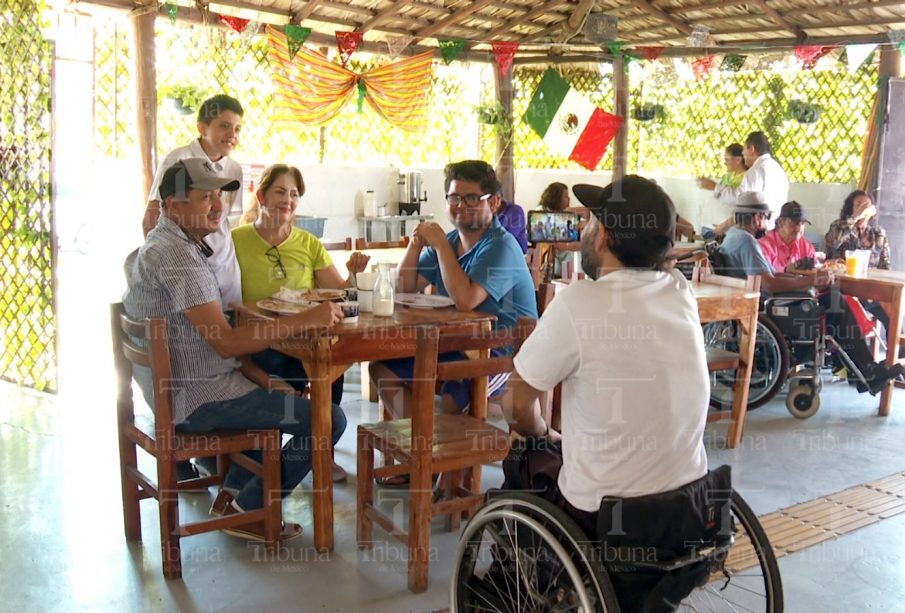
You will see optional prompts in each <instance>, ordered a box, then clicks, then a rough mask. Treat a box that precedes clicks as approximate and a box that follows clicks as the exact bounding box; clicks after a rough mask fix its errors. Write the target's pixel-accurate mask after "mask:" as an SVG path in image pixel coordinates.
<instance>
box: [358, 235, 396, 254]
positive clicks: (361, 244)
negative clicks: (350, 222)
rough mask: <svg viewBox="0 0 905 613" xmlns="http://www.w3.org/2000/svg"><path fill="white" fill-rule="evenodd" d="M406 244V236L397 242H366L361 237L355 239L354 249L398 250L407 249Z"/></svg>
mask: <svg viewBox="0 0 905 613" xmlns="http://www.w3.org/2000/svg"><path fill="white" fill-rule="evenodd" d="M408 244H409V237H408V236H403V237H402V238H400V239H399V240H398V241H368V240H367V239H366V238H362V237H359V238H356V239H355V249H356V250H357V251H361V250H362V249H399V248H405V247H408Z"/></svg>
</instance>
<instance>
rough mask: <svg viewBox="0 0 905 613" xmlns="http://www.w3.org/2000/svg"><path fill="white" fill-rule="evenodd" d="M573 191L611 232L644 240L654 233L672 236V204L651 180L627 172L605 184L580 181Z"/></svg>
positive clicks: (650, 237)
mask: <svg viewBox="0 0 905 613" xmlns="http://www.w3.org/2000/svg"><path fill="white" fill-rule="evenodd" d="M572 193H573V194H575V197H576V198H577V199H578V201H579V202H581V203H582V204H583V205H584V206H586V207H587V208H588V209H589V210H590V211H591V212H593V213H594V215H595V216H596V217H597V218H598V219H599V220H600V222H601V223H602V224H603V225H604V226H605V227H607V230H608V231H610V232H615V233H616V234H618V235H621V236H622V237H624V238H630V239H634V240H639V241H643V242H646V241H648V240H650V239H652V238H653V237H656V236H662V237H665V238H667V239H668V240H669V242H670V243H672V242H674V240H675V227H676V225H675V224H676V211H675V205H673V203H672V200H671V199H670V198H669V196H668V195H667V194H666V193H665V192H664V191H663V190H662V189H661V188H659V187H657V185H656V184H655V183H653V182H652V181H649V180H647V179H643V178H642V177H637V176H634V175H629V176H627V177H625V178H624V179H623V180H622V181H620V182H614V183H611V184H610V185H608V186H606V187H599V186H597V185H589V184H584V183H580V184H578V185H574V186H572ZM639 216H640V217H639Z"/></svg>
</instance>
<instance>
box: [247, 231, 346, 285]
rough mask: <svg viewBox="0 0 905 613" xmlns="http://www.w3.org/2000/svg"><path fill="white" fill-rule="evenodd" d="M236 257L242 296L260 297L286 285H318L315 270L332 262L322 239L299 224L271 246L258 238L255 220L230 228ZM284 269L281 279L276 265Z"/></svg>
mask: <svg viewBox="0 0 905 613" xmlns="http://www.w3.org/2000/svg"><path fill="white" fill-rule="evenodd" d="M233 244H234V245H235V247H236V259H237V260H238V261H239V270H240V271H241V273H242V300H243V301H245V302H248V301H250V300H261V299H262V298H269V297H270V296H272V295H273V294H275V293H277V292H278V291H280V288H281V287H284V286H285V287H288V288H289V289H311V288H313V287H316V286H317V281H316V279H315V277H314V273H315V271H318V270H323V269H324V268H327V267H328V266H330V265H332V264H333V260H332V259H331V258H330V255H329V254H328V253H327V250H326V249H324V245H323V243H321V242H320V240H319V239H318V238H317V237H316V236H314V235H313V234H311V233H310V232H306V231H304V230H302V229H301V228H295V227H294V228H292V232H291V233H290V234H289V238H287V239H286V240H285V241H283V242H282V243H280V244H279V245H277V246H276V247H273V246H272V245H271V244H270V243H268V242H267V241H265V240H264V239H263V238H261V235H260V234H258V232H257V230H255V227H254V224H247V225H244V226H239V227H238V228H235V229H234V230H233ZM277 258H279V262H281V263H282V265H283V268H284V269H285V270H286V278H285V279H281V278H279V277H280V274H279V265H278V263H277Z"/></svg>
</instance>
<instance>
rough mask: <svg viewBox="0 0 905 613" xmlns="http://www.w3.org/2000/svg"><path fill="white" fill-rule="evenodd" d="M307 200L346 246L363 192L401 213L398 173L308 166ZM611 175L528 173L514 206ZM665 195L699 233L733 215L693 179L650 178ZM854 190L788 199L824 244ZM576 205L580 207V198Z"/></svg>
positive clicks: (430, 174)
mask: <svg viewBox="0 0 905 613" xmlns="http://www.w3.org/2000/svg"><path fill="white" fill-rule="evenodd" d="M416 170H420V171H421V172H423V173H424V189H425V190H426V191H427V197H428V200H427V202H426V203H424V204H422V205H421V212H422V213H432V214H433V215H434V216H435V219H436V221H437V222H439V223H440V224H441V225H443V226H444V227H445V228H447V229H449V228H451V225H450V223H449V219H448V218H447V215H446V204H445V202H444V200H443V170H442V169H439V168H421V169H416ZM302 173H303V174H304V176H305V186H306V190H305V196H304V197H303V198H302V202H301V204H300V205H299V213H301V214H304V215H316V216H322V217H326V218H327V222H326V226H325V228H324V236H325V237H328V238H330V239H332V240H341V239H343V238H345V237H347V236H352V237H355V236H363V229H362V228H361V227H360V224H359V222H358V220H357V217H358V216H360V215H361V209H362V203H363V199H364V192H365V191H366V190H368V189H373V190H374V192H375V196H376V200H377V204H378V206H380V205H382V204H387V205H388V207H389V210H390V212H391V213H395V212H396V208H395V206H396V183H395V180H396V176H397V173H398V171H397V169H395V168H391V167H389V166H385V167H340V166H305V167H303V168H302ZM610 176H611V173H610V172H609V171H607V172H598V173H589V172H566V171H559V170H523V171H518V172H517V173H516V177H515V202H517V203H518V204H520V205H521V206H522V207H523V208H524V209H525V210H531V209H534V208H537V206H538V202H539V200H540V195H541V193H542V192H543V191H544V189H545V188H546V187H547V185H549V184H550V183H552V182H554V181H560V182H562V183H565V184H566V185H568V186H570V187H571V186H572V185H575V184H577V183H594V184H599V185H606V184H607V183H608V182H609V181H610ZM646 176H647V177H649V178H651V179H654V180H655V181H656V182H657V183H658V184H659V185H661V186H662V187H663V189H664V190H666V193H668V194H669V195H670V197H671V198H672V199H673V202H675V205H676V210H677V211H678V212H679V214H680V215H682V217H684V218H686V219H688V220H689V221H691V222H692V223H693V224H694V225H695V228H698V229H700V228H701V226H704V225H706V226H712V225H714V224H716V223H718V222H720V221H722V220H723V219H725V218H726V217H727V216H728V214H729V212H730V211H729V209H728V208H727V207H725V206H724V205H722V204H720V203H719V202H718V201H717V200H716V199H715V198H713V196H712V195H711V194H709V193H707V192H705V191H703V190H701V189H699V188H698V187H697V185H696V184H695V181H694V179H693V178H684V177H683V178H675V177H663V176H658V175H656V174H648V175H646ZM852 189H854V187H853V186H852V185H841V184H824V183H820V184H816V183H793V184H792V187H791V189H790V193H789V198H790V199H791V200H797V201H798V202H800V203H801V204H802V205H804V206H805V209H806V210H807V212H808V216H809V219H810V220H811V222H812V223H813V225H812V226H811V227H810V228H808V230H807V231H806V233H807V234H808V236H809V237H810V238H811V240H814V241H815V242H816V243H818V244H819V243H821V242H822V240H823V235H824V234H825V233H826V230H827V228H829V225H830V223H832V221H833V220H835V219H836V218H837V217H838V215H839V209H840V208H842V201H843V200H844V199H845V196H846V195H848V193H849V192H850V191H851V190H852ZM572 201H573V202H572V205H573V206H578V204H579V203H578V202H577V201H576V200H575V198H574V197H573V198H572Z"/></svg>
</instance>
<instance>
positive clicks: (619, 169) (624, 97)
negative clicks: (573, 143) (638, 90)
mask: <svg viewBox="0 0 905 613" xmlns="http://www.w3.org/2000/svg"><path fill="white" fill-rule="evenodd" d="M625 68H626V66H625V59H624V58H623V57H622V55H617V56H616V57H615V58H614V59H613V85H614V89H615V92H614V95H615V105H614V109H615V110H614V114H616V115H618V116H619V117H622V118H623V119H624V121H623V122H622V126H621V127H620V128H619V131H618V132H616V138H615V139H614V141H613V179H612V180H613V181H618V180H620V179H622V177H624V176H625V167H626V156H627V153H628V120H629V116H628V74H626V71H625Z"/></svg>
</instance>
